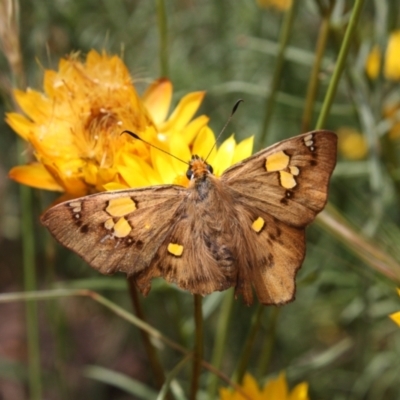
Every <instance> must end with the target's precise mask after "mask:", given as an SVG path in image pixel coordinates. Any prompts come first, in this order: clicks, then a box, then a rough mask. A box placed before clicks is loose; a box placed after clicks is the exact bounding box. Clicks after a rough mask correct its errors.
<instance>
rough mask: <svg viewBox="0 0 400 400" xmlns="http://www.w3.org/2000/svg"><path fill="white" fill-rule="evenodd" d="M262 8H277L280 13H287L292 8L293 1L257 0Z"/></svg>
mask: <svg viewBox="0 0 400 400" xmlns="http://www.w3.org/2000/svg"><path fill="white" fill-rule="evenodd" d="M257 4H258V6H259V7H261V8H270V7H272V8H276V9H277V10H279V11H287V10H288V9H289V8H290V7H292V0H257Z"/></svg>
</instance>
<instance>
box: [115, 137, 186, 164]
mask: <svg viewBox="0 0 400 400" xmlns="http://www.w3.org/2000/svg"><path fill="white" fill-rule="evenodd" d="M123 133H127V134H128V135H130V136H132V137H133V138H135V139H137V140H140V141H142V142H143V143H146V144H148V145H149V146H151V147H154V148H155V149H157V150H160V151H162V152H163V153H165V154H168V155H169V156H171V157H174V158H176V159H177V160H179V161H181V162H183V163H184V164H186V165H189V163H188V162H187V161H183V160H182V159H181V158H179V157H177V156H174V155H173V154H171V153H169V152H168V151H166V150H164V149H161V148H160V147H157V146H155V145H154V144H152V143H149V142H146V140H144V139H142V138H141V137H140V136H138V135H136V133H133V132H131V131H123V132H121V135H122V134H123Z"/></svg>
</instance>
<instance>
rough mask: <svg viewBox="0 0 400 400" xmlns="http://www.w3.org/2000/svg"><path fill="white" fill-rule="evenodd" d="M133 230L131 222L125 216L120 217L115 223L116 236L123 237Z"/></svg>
mask: <svg viewBox="0 0 400 400" xmlns="http://www.w3.org/2000/svg"><path fill="white" fill-rule="evenodd" d="M131 230H132V228H131V226H130V225H129V222H128V221H127V220H126V219H125V218H124V217H122V218H120V219H119V220H118V221H117V223H116V224H115V225H114V236H115V237H119V238H123V237H125V236H128V235H129V232H130V231H131Z"/></svg>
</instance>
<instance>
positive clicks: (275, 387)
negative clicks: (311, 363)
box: [263, 372, 288, 400]
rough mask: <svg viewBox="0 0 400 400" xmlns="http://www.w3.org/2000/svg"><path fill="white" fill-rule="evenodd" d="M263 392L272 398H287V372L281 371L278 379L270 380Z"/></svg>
mask: <svg viewBox="0 0 400 400" xmlns="http://www.w3.org/2000/svg"><path fill="white" fill-rule="evenodd" d="M263 394H264V395H265V396H268V398H269V399H271V400H272V399H273V400H275V399H276V400H278V399H286V398H287V395H288V386H287V383H286V374H285V373H284V372H281V373H280V374H279V376H278V377H277V378H276V379H271V380H269V381H268V382H267V383H266V384H265V386H264V390H263Z"/></svg>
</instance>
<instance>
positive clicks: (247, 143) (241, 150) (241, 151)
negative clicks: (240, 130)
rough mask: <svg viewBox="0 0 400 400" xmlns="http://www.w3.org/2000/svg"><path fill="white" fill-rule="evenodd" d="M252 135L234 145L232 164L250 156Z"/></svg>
mask: <svg viewBox="0 0 400 400" xmlns="http://www.w3.org/2000/svg"><path fill="white" fill-rule="evenodd" d="M253 145H254V136H250V137H249V138H247V139H244V140H242V141H241V142H240V143H239V144H237V145H236V148H235V152H234V154H233V159H232V164H236V163H237V162H239V161H242V160H244V159H245V158H247V157H250V156H251V153H252V152H253Z"/></svg>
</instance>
